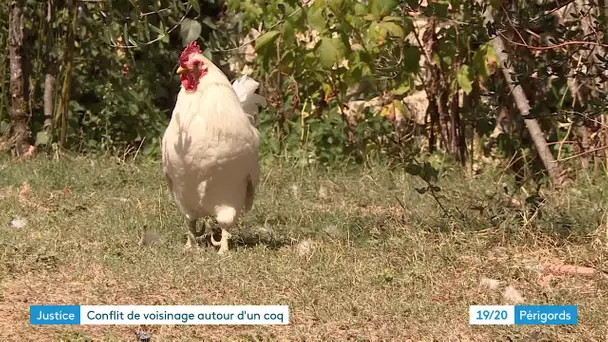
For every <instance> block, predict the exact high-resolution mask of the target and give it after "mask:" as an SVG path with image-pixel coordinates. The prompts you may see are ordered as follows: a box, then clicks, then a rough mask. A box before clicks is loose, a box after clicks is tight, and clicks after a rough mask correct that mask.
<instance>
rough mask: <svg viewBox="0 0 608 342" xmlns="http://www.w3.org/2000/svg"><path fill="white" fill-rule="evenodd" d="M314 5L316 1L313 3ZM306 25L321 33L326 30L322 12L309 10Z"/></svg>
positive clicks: (320, 10)
mask: <svg viewBox="0 0 608 342" xmlns="http://www.w3.org/2000/svg"><path fill="white" fill-rule="evenodd" d="M315 3H316V1H315ZM308 24H309V25H310V26H311V27H312V28H314V29H315V30H317V31H319V32H321V33H323V31H325V30H326V29H327V21H326V20H325V16H324V15H323V10H322V9H319V10H316V11H315V10H312V9H311V10H309V11H308Z"/></svg>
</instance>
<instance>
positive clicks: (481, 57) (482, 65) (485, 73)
mask: <svg viewBox="0 0 608 342" xmlns="http://www.w3.org/2000/svg"><path fill="white" fill-rule="evenodd" d="M496 61H497V57H496V54H495V53H494V49H493V48H492V46H491V45H489V44H484V45H482V46H481V47H480V48H479V49H478V50H477V51H475V54H473V69H474V70H475V71H476V72H477V74H478V75H480V76H481V77H482V79H483V80H484V81H485V80H486V79H488V77H490V75H491V74H492V71H491V70H490V68H489V66H488V64H494V63H496Z"/></svg>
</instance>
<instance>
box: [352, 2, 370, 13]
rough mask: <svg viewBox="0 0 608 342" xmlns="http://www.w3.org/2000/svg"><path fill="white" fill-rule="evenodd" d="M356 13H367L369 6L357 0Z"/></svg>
mask: <svg viewBox="0 0 608 342" xmlns="http://www.w3.org/2000/svg"><path fill="white" fill-rule="evenodd" d="M354 9H355V15H358V16H363V15H365V14H366V13H367V7H365V5H363V4H362V3H359V2H357V3H356V4H355V7H354Z"/></svg>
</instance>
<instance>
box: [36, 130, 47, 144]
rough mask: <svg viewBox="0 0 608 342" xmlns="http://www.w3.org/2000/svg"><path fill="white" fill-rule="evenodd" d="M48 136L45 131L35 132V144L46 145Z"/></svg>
mask: <svg viewBox="0 0 608 342" xmlns="http://www.w3.org/2000/svg"><path fill="white" fill-rule="evenodd" d="M49 140H50V139H49V136H48V135H47V134H46V132H44V131H41V132H38V133H36V146H39V145H48V144H49Z"/></svg>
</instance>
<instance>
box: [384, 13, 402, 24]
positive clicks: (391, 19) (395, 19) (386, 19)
mask: <svg viewBox="0 0 608 342" xmlns="http://www.w3.org/2000/svg"><path fill="white" fill-rule="evenodd" d="M382 21H384V22H387V23H388V22H393V23H400V22H401V21H402V20H401V18H400V17H394V16H390V15H389V16H386V17H384V18H383V19H382Z"/></svg>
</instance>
